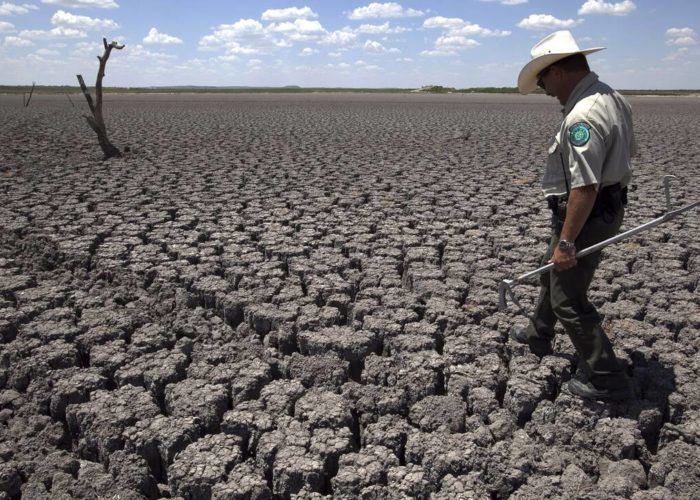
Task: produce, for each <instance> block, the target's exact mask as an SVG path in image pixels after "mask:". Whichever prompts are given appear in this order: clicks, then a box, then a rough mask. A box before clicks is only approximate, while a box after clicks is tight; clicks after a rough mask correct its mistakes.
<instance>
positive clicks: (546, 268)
mask: <svg viewBox="0 0 700 500" xmlns="http://www.w3.org/2000/svg"><path fill="white" fill-rule="evenodd" d="M698 205H700V201H696V202H695V203H691V204H690V205H687V206H685V207H683V208H679V209H677V210H671V211H670V212H666V213H665V214H663V215H662V216H661V217H658V218H656V219H654V220H650V221H649V222H646V223H644V224H642V225H641V226H637V227H634V228H632V229H630V230H628V231H625V232H624V233H620V234H618V235H616V236H613V237H612V238H608V239H607V240H604V241H601V242H600V243H596V244H595V245H591V246H590V247H588V248H584V249H583V250H581V251H580V252H578V253H577V254H576V258H577V259H580V258H581V257H585V256H586V255H589V254H592V253H593V252H597V251H598V250H602V249H603V248H605V247H607V246H609V245H612V244H613V243H617V242H618V241H622V240H626V239H627V238H630V237H632V236H634V235H635V234H639V233H642V232H644V231H646V230H647V229H650V228H652V227H654V226H658V225H659V224H661V223H663V222H666V221H667V220H669V219H672V218H674V217H676V216H678V215H680V214H681V213H683V212H686V211H688V210H690V209H692V208H695V207H697V206H698ZM551 269H554V264H547V265H545V266H542V267H540V268H538V269H535V270H534V271H530V272H527V273H525V274H522V275H520V276H518V277H517V278H515V279H514V280H513V281H523V280H526V279H528V278H532V277H533V276H538V275H540V274H542V273H545V272H547V271H550V270H551Z"/></svg>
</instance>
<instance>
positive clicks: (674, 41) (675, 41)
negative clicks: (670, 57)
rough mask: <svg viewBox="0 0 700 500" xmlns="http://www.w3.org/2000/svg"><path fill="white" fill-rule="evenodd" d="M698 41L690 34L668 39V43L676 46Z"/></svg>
mask: <svg viewBox="0 0 700 500" xmlns="http://www.w3.org/2000/svg"><path fill="white" fill-rule="evenodd" d="M697 43H698V41H697V40H696V39H695V38H693V37H690V36H681V37H678V38H671V39H670V40H666V45H676V46H687V45H697Z"/></svg>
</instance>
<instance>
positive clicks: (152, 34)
mask: <svg viewBox="0 0 700 500" xmlns="http://www.w3.org/2000/svg"><path fill="white" fill-rule="evenodd" d="M143 43H146V44H151V43H161V44H163V45H172V44H176V43H182V40H180V39H179V38H178V37H176V36H171V35H166V34H165V33H160V32H159V31H158V30H157V29H156V28H151V29H150V30H148V35H146V37H145V38H144V39H143Z"/></svg>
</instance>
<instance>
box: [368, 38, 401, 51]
mask: <svg viewBox="0 0 700 500" xmlns="http://www.w3.org/2000/svg"><path fill="white" fill-rule="evenodd" d="M363 49H364V50H365V52H370V53H372V54H384V53H389V54H399V53H401V51H400V50H399V49H397V48H395V47H391V48H387V47H385V46H384V45H382V44H381V43H379V42H377V41H375V40H367V41H366V42H365V45H364V46H363Z"/></svg>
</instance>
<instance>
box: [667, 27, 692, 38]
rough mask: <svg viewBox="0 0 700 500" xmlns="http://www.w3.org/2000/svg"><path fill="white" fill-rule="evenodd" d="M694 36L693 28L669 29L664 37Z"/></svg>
mask: <svg viewBox="0 0 700 500" xmlns="http://www.w3.org/2000/svg"><path fill="white" fill-rule="evenodd" d="M695 35H696V33H695V30H694V29H693V28H669V29H667V30H666V36H668V37H671V38H676V37H683V36H695Z"/></svg>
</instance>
